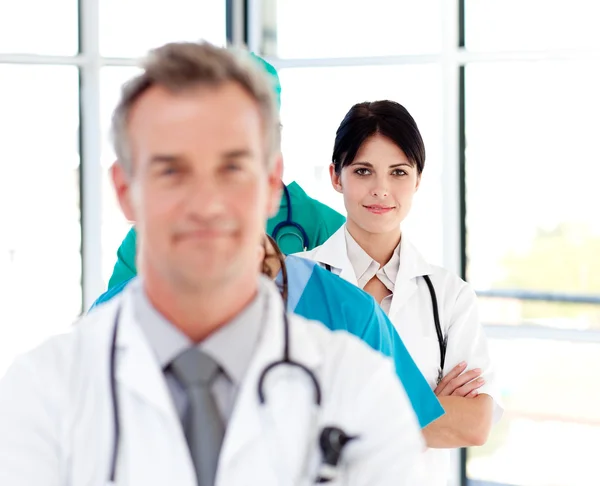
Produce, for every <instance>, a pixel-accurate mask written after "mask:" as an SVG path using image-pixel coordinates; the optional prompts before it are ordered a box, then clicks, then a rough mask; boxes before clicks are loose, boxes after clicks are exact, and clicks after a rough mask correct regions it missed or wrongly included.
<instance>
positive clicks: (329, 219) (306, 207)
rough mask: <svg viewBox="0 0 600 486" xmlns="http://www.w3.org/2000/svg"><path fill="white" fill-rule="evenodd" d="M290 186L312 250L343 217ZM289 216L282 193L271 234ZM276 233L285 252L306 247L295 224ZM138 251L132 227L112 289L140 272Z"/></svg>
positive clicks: (270, 223) (296, 217) (270, 225)
mask: <svg viewBox="0 0 600 486" xmlns="http://www.w3.org/2000/svg"><path fill="white" fill-rule="evenodd" d="M287 188H288V191H289V194H290V201H291V205H292V221H294V222H295V223H297V224H299V225H300V226H302V228H304V231H306V235H307V236H308V248H307V250H312V249H313V248H315V247H317V246H319V245H322V244H323V243H325V241H327V239H328V238H329V237H330V236H331V235H332V234H333V233H335V232H336V231H337V230H338V229H339V228H340V227H341V226H342V225H343V224H344V222H345V218H344V216H342V215H341V214H340V213H338V212H337V211H334V210H333V209H331V208H330V207H329V206H326V205H325V204H323V203H321V202H319V201H317V200H316V199H313V198H311V197H309V196H308V195H307V194H306V192H304V190H303V189H302V188H301V187H300V186H299V185H298V184H297V183H296V182H292V183H291V184H289V185H288V186H287ZM287 215H288V207H287V201H286V198H285V195H282V197H281V203H280V206H279V212H278V213H277V214H276V215H275V216H274V217H273V218H271V219H270V220H269V221H267V232H268V233H269V234H270V235H272V233H273V230H274V228H275V226H277V224H278V223H280V222H282V221H285V220H286V218H287ZM275 236H276V238H275V239H276V241H277V243H278V245H279V247H280V248H281V251H282V252H283V253H284V254H285V255H290V254H292V253H298V252H301V251H303V250H304V248H303V246H302V237H301V236H300V232H299V231H298V230H297V229H296V228H294V227H291V226H287V225H286V226H285V227H283V228H281V230H280V231H279V232H278V234H277V235H275ZM135 254H136V233H135V228H131V230H129V233H127V236H125V239H124V240H123V242H122V243H121V246H120V247H119V249H118V251H117V263H116V264H115V267H114V269H113V274H112V276H111V277H110V280H109V282H108V288H109V289H112V288H113V287H116V286H117V285H119V284H121V283H123V282H125V281H127V280H129V279H131V278H132V277H134V276H135V275H136V274H137V269H136V265H135Z"/></svg>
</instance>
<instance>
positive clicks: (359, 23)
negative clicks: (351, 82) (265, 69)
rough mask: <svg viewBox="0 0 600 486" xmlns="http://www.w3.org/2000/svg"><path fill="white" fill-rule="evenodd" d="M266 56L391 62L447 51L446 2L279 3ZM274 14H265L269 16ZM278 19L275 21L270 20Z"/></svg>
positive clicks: (266, 32)
mask: <svg viewBox="0 0 600 486" xmlns="http://www.w3.org/2000/svg"><path fill="white" fill-rule="evenodd" d="M273 4H274V5H273V7H272V8H275V9H276V15H275V18H276V21H275V22H271V23H272V24H274V25H269V22H268V21H266V22H265V26H264V29H263V37H264V39H263V47H264V52H266V53H268V54H270V55H277V56H279V57H283V58H301V57H307V58H323V57H353V56H386V55H397V54H424V53H435V52H439V51H440V50H441V43H442V40H441V39H442V37H441V32H442V28H441V5H442V4H441V1H440V0H420V1H418V2H413V1H409V0H371V1H369V2H362V1H357V0H350V1H348V0H327V1H322V0H304V1H302V2H299V1H297V0H274V1H273ZM268 13H270V12H265V14H266V15H265V16H267V15H268ZM270 17H272V16H270Z"/></svg>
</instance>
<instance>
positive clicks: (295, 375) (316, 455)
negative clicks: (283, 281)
mask: <svg viewBox="0 0 600 486" xmlns="http://www.w3.org/2000/svg"><path fill="white" fill-rule="evenodd" d="M268 285H269V286H270V290H269V311H268V319H267V320H266V322H265V327H264V330H263V332H262V336H261V340H260V343H259V345H258V348H257V352H256V353H255V356H254V357H253V360H252V363H251V365H250V367H249V369H248V372H247V375H246V378H245V380H244V382H243V383H242V385H241V387H240V390H239V395H238V397H237V401H236V405H235V409H234V411H233V415H232V417H231V419H230V421H229V423H228V427H227V432H226V437H225V440H224V443H223V448H222V451H221V456H220V462H219V467H218V472H217V480H216V484H217V485H219V486H235V485H248V484H257V485H258V484H260V485H261V486H270V485H272V486H282V485H300V484H312V482H313V481H314V478H315V476H316V474H317V469H318V466H319V464H320V451H319V448H318V437H317V436H318V434H319V433H320V431H321V430H322V428H323V427H324V426H327V425H337V426H340V427H341V428H342V429H344V430H345V431H346V432H348V433H350V434H357V435H359V436H360V437H359V439H356V440H355V441H353V442H350V443H349V444H348V445H347V449H346V450H345V453H344V456H343V457H344V461H343V462H344V467H343V469H342V470H343V476H342V478H341V480H340V482H335V483H332V484H334V485H335V484H344V485H365V486H366V485H374V484H377V485H387V484H389V485H392V484H393V485H411V486H412V485H415V484H420V482H419V481H420V477H419V475H420V474H421V466H422V463H421V461H422V451H423V442H422V438H421V436H420V433H419V429H418V425H417V421H416V418H415V416H414V413H413V411H412V409H411V406H410V404H409V402H408V399H407V397H406V395H405V393H404V391H403V389H402V387H401V385H400V384H399V382H398V380H397V378H396V376H395V373H394V370H393V365H392V363H391V362H390V361H388V360H387V359H385V358H383V357H382V356H380V355H379V354H377V353H375V352H373V351H371V350H370V349H369V348H368V347H367V346H365V345H364V344H363V343H361V342H359V341H358V340H357V339H355V338H354V337H353V336H350V335H347V334H345V333H332V332H330V331H329V330H327V329H326V328H325V327H324V326H322V325H320V324H319V323H315V322H311V321H307V320H304V319H302V318H300V317H297V316H290V329H291V334H290V335H291V340H290V346H291V356H292V359H294V360H296V361H299V362H301V363H303V364H304V365H305V366H307V367H309V368H310V369H311V370H313V371H314V372H315V374H316V375H317V377H318V379H319V382H320V386H321V390H322V393H323V402H322V406H321V408H320V409H317V408H316V406H314V405H313V399H314V393H315V392H314V389H313V386H312V385H311V382H310V380H309V378H308V377H307V376H306V375H305V374H304V372H302V371H301V370H299V369H298V368H291V367H289V366H285V367H278V368H277V369H276V370H274V371H273V372H272V374H270V375H269V377H268V378H267V380H266V383H265V392H266V399H267V403H266V405H263V406H261V405H260V404H259V402H258V394H257V382H258V378H259V376H260V374H261V372H262V370H263V369H264V368H265V366H267V365H268V364H270V363H272V362H273V361H276V360H279V359H281V357H282V351H283V318H282V312H283V308H282V304H281V299H280V297H279V295H278V293H277V290H276V288H275V287H274V286H273V285H272V284H271V283H270V282H269V283H268ZM119 306H121V318H120V322H119V334H118V347H117V349H118V352H117V358H118V359H117V388H118V400H119V404H120V419H121V431H122V432H121V446H120V452H119V456H118V470H117V484H127V485H135V486H139V485H161V486H164V485H167V484H169V485H171V484H172V485H177V486H194V485H195V484H196V478H195V473H194V468H193V465H192V462H191V458H190V455H189V452H188V447H187V444H186V440H185V437H184V434H183V431H182V427H181V425H180V421H179V418H178V416H177V413H176V410H175V407H174V405H173V402H172V400H171V396H170V394H169V391H168V388H167V386H166V384H165V380H164V378H163V374H162V371H161V369H160V368H159V365H158V363H157V360H156V359H155V357H154V355H153V352H152V350H151V348H150V346H149V344H148V343H147V341H146V339H145V337H144V334H143V332H142V330H141V328H140V327H139V325H138V324H137V322H136V321H135V318H134V314H133V312H132V299H131V294H130V292H128V291H127V289H126V290H125V291H124V293H123V294H122V295H121V296H119V297H116V298H115V299H113V300H112V301H110V302H109V303H108V304H105V305H104V306H101V307H99V308H98V309H96V310H95V311H94V312H92V313H91V314H90V315H88V316H87V317H85V318H83V319H82V320H80V321H79V322H78V323H77V325H76V327H75V328H74V329H73V330H72V332H70V333H68V334H66V335H62V336H58V337H55V338H53V339H51V340H50V341H48V342H47V343H45V344H43V345H42V346H41V347H39V348H37V349H36V350H34V351H32V352H30V353H28V354H26V355H24V356H22V357H21V358H20V359H19V360H18V361H17V362H16V363H15V364H14V365H13V366H12V368H11V369H10V370H9V371H8V373H7V374H6V376H5V377H4V378H3V379H2V380H1V381H0V484H2V485H11V486H24V485H28V486H29V485H31V486H33V485H35V486H37V485H42V484H43V485H44V486H67V485H69V486H70V485H73V486H83V485H98V484H105V482H106V479H107V477H108V470H109V463H110V456H111V454H112V450H113V408H112V406H111V402H110V400H111V395H110V386H109V351H110V337H111V332H112V329H113V326H114V320H115V315H116V312H117V308H118V307H119Z"/></svg>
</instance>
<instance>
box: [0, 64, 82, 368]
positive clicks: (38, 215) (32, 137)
mask: <svg viewBox="0 0 600 486" xmlns="http://www.w3.org/2000/svg"><path fill="white" fill-rule="evenodd" d="M0 85H1V89H0V106H2V109H1V110H0V133H1V134H2V146H1V150H2V156H1V157H0V166H1V169H2V177H0V221H1V222H2V230H1V231H0V323H1V325H0V375H1V374H3V373H4V371H5V369H6V366H7V365H8V364H10V363H11V362H12V360H13V359H14V357H15V356H16V355H17V354H19V353H21V352H23V351H25V350H26V349H28V348H31V347H32V346H34V345H36V344H37V343H39V342H40V341H42V340H43V339H45V338H47V337H48V336H49V335H51V334H53V333H55V332H58V331H61V330H64V329H66V328H67V327H68V326H69V325H70V324H71V323H72V322H73V321H74V319H75V318H76V317H77V315H78V314H79V313H80V311H81V253H80V245H81V228H80V224H79V217H80V212H79V175H78V174H79V153H78V129H79V127H78V125H79V119H78V75H77V69H76V68H74V67H59V66H15V65H0Z"/></svg>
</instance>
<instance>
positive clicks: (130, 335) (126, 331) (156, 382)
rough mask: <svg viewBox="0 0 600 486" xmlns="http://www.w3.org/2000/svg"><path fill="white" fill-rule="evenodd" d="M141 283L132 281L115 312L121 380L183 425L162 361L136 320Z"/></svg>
mask: <svg viewBox="0 0 600 486" xmlns="http://www.w3.org/2000/svg"><path fill="white" fill-rule="evenodd" d="M137 283H138V282H137V279H136V280H134V281H133V282H131V283H130V284H129V285H127V287H126V288H125V290H124V291H123V293H122V294H121V296H120V297H118V298H117V299H120V302H119V304H118V305H117V309H116V311H115V317H116V312H120V315H119V330H118V334H117V349H118V353H117V366H116V369H117V372H116V373H117V381H118V383H119V384H121V385H122V386H124V387H125V388H127V389H128V390H130V391H131V392H133V393H135V394H136V395H138V396H139V397H140V398H142V399H143V400H144V401H145V402H147V403H149V404H152V406H154V407H155V408H157V409H158V410H160V411H161V412H162V413H163V414H164V415H166V416H167V417H169V418H170V419H173V420H175V421H177V422H179V418H178V416H177V411H176V409H175V406H174V404H173V400H172V399H171V395H170V392H169V389H168V387H167V383H166V381H165V379H164V375H163V370H162V369H161V367H160V364H159V362H158V358H157V357H156V355H155V354H154V352H153V350H152V346H151V345H150V343H149V342H148V339H147V337H146V335H145V334H144V332H143V330H142V328H141V327H140V326H139V324H138V323H137V320H136V318H135V312H134V311H135V309H134V302H135V299H134V287H135V285H136V284H137ZM115 300H116V299H115ZM118 309H120V310H118ZM111 329H112V326H111Z"/></svg>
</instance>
